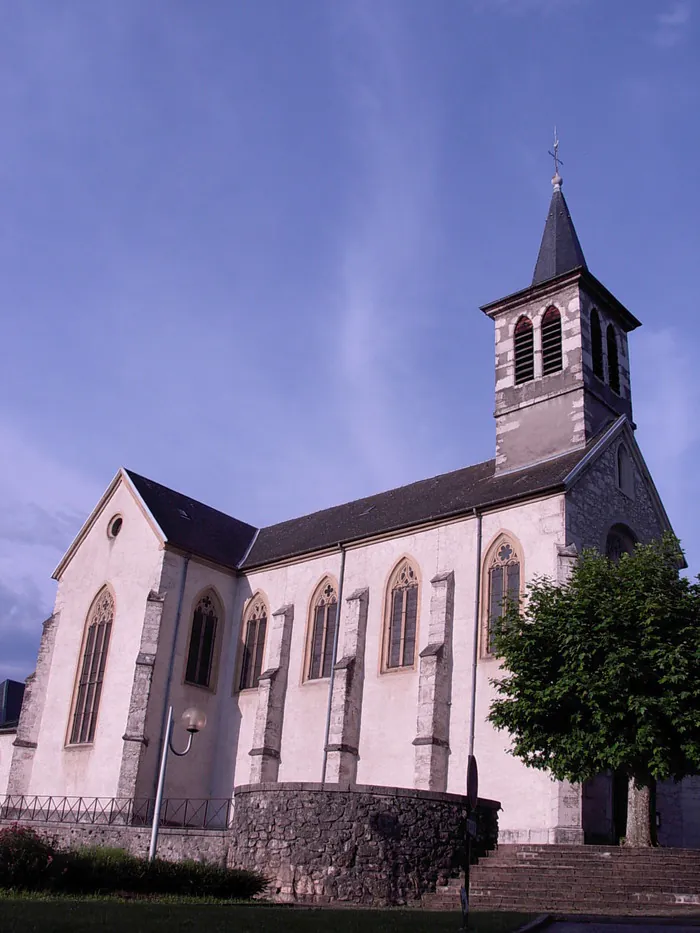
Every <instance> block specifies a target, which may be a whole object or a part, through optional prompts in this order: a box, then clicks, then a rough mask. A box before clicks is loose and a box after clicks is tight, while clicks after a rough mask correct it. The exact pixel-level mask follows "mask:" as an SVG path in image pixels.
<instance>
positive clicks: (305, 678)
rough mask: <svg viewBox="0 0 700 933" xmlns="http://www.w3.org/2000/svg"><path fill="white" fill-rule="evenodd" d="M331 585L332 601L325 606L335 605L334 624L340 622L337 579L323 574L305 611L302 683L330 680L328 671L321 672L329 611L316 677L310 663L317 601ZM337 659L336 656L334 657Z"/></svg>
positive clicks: (326, 615) (326, 645)
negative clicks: (333, 597) (333, 598)
mask: <svg viewBox="0 0 700 933" xmlns="http://www.w3.org/2000/svg"><path fill="white" fill-rule="evenodd" d="M329 586H330V587H331V588H332V590H333V594H334V596H335V601H334V602H328V603H327V606H330V605H335V607H336V609H335V626H336V628H337V626H338V625H339V623H340V604H339V602H338V581H337V580H336V579H335V577H334V576H333V575H332V574H330V573H327V574H324V575H323V577H321V579H320V581H319V582H318V583H317V584H316V586H315V587H314V589H313V592H312V594H311V599H310V600H309V605H308V611H307V613H306V641H305V647H304V667H303V670H302V683H303V684H318V683H328V681H329V680H330V676H331V674H330V671H329V672H328V674H325V675H324V673H323V668H324V660H325V656H326V649H327V647H328V641H327V639H328V616H329V613H328V612H326V614H325V619H324V622H323V635H322V640H321V655H320V668H319V670H320V674H319V676H318V677H312V676H311V665H312V664H313V660H314V657H313V646H314V635H315V631H316V609H317V608H318V603H319V601H320V600H321V599H322V597H323V591H324V590H325V589H326V588H327V587H329ZM330 648H331V662H330V663H331V670H332V669H333V663H334V659H333V642H332V640H331V646H330ZM335 660H336V661H337V658H336V659H335Z"/></svg>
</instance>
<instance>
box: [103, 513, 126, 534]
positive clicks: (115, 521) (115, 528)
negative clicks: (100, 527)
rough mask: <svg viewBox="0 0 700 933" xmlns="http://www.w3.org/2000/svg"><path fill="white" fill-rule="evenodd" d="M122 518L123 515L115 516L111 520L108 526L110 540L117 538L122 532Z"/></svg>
mask: <svg viewBox="0 0 700 933" xmlns="http://www.w3.org/2000/svg"><path fill="white" fill-rule="evenodd" d="M122 524H123V521H122V517H121V515H114V516H113V517H112V518H111V519H110V520H109V525H108V526H107V534H108V535H109V537H110V538H116V537H117V535H118V534H119V532H120V531H121V530H122Z"/></svg>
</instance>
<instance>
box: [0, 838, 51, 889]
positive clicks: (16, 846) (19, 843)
mask: <svg viewBox="0 0 700 933" xmlns="http://www.w3.org/2000/svg"><path fill="white" fill-rule="evenodd" d="M56 868H57V866H56V845H55V840H49V839H46V838H45V837H43V836H40V835H39V833H37V832H35V831H34V830H33V829H30V828H29V827H28V826H20V825H19V824H17V823H13V824H12V825H11V826H7V827H5V828H4V829H0V887H4V888H28V889H38V888H45V887H47V886H48V885H49V884H50V882H51V879H52V877H53V876H54V874H55V872H56Z"/></svg>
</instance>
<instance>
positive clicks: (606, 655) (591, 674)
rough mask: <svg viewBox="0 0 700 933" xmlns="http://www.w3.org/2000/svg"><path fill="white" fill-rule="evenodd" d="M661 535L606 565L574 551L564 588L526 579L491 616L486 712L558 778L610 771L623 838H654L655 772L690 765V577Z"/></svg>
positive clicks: (698, 637) (694, 763)
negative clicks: (516, 595)
mask: <svg viewBox="0 0 700 933" xmlns="http://www.w3.org/2000/svg"><path fill="white" fill-rule="evenodd" d="M682 559H683V558H682V551H681V548H680V543H679V541H678V540H677V539H676V538H675V537H673V536H672V535H670V534H667V535H665V536H664V537H663V538H662V539H660V540H659V541H656V542H654V543H652V544H645V545H637V547H636V548H635V550H634V553H633V554H629V555H628V554H625V555H623V556H622V558H621V559H620V560H619V562H617V563H614V562H612V561H611V560H609V559H608V558H607V557H605V556H603V555H601V554H599V553H598V552H597V551H584V553H583V554H582V556H581V558H580V560H579V561H578V563H577V565H576V567H575V568H574V570H573V572H572V574H571V577H570V578H569V580H568V582H567V583H566V584H565V585H561V586H558V585H555V584H554V583H553V582H552V581H551V580H548V579H542V578H540V579H538V580H536V581H535V582H534V583H533V584H532V585H531V586H530V587H529V590H528V598H527V600H526V601H525V604H524V605H523V606H522V607H518V606H517V605H507V606H505V607H504V614H503V617H502V619H500V620H499V621H498V623H497V627H496V628H497V633H496V640H495V646H496V653H497V654H498V655H499V656H500V657H501V659H502V661H503V665H504V669H503V675H504V676H503V677H502V678H501V679H496V680H494V681H493V683H494V685H495V686H496V688H497V692H498V696H497V698H496V699H495V700H494V701H493V703H492V705H491V710H490V714H489V720H490V721H491V722H492V723H493V724H494V725H495V726H496V727H497V728H498V729H507V730H508V731H509V732H510V733H511V736H512V740H513V747H512V753H513V754H514V755H516V756H517V757H519V758H521V759H522V760H523V761H524V762H525V764H526V765H528V766H530V767H533V768H539V769H541V770H546V771H549V772H550V773H551V774H552V775H553V777H555V778H557V779H558V780H569V781H574V782H581V781H585V780H586V779H588V778H592V777H594V776H595V775H596V774H600V773H601V772H605V771H608V770H610V771H620V772H622V773H624V774H625V775H626V778H627V781H628V789H629V792H628V804H627V831H626V839H625V843H626V844H627V845H630V846H649V845H652V844H653V842H654V841H655V838H654V824H655V821H654V820H652V814H651V803H652V800H653V798H654V795H653V789H654V786H655V782H656V781H660V780H667V779H670V778H672V779H674V780H676V781H678V780H680V779H682V778H684V777H687V776H688V775H692V774H698V773H700V585H699V584H698V583H693V582H691V581H690V580H688V579H686V578H685V577H682V576H680V574H679V566H681V564H682Z"/></svg>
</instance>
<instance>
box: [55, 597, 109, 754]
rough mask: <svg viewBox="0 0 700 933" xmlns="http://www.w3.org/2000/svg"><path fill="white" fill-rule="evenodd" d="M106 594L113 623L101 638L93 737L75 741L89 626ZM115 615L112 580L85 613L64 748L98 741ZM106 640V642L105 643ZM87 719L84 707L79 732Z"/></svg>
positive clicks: (90, 744) (83, 745)
mask: <svg viewBox="0 0 700 933" xmlns="http://www.w3.org/2000/svg"><path fill="white" fill-rule="evenodd" d="M103 594H105V595H108V596H109V598H110V601H111V604H112V606H111V619H110V622H109V623H108V624H109V631H108V633H107V637H106V638H103V640H102V645H101V648H100V653H101V655H103V661H102V662H98V673H99V668H100V667H101V674H100V680H99V681H98V682H96V683H97V686H99V693H98V694H97V701H96V702H95V700H94V696H95V694H94V693H93V700H92V703H93V705H92V710H91V712H90V713H89V717H92V719H93V724H92V734H91V735H90V737H89V738H87V739H86V740H85V741H84V742H81V741H73V734H74V732H75V727H76V716H77V714H78V702H79V699H80V688H81V686H82V684H81V680H82V672H83V668H84V667H85V661H86V653H87V648H88V640H89V635H90V628H91V627H92V626H91V619H92V617H93V613H95V612H96V610H97V609H98V606H99V603H100V600H101V599H102V598H103ZM116 617H117V600H116V596H115V594H114V590H113V588H112V587H111V586H110V584H109V583H105V584H104V585H103V586H101V587H100V588H99V590H98V591H97V593H96V594H95V596H94V597H93V599H92V601H91V602H90V606H89V608H88V611H87V613H86V615H85V621H84V623H83V634H82V637H81V639H80V651H79V652H78V663H77V666H76V670H75V676H74V679H73V695H72V698H71V704H70V708H69V713H68V725H67V728H66V737H65V741H64V747H65V748H76V749H78V748H92V747H94V744H95V735H96V732H97V722H98V718H99V713H100V704H101V702H102V698H103V696H104V684H105V677H106V673H107V662H108V660H109V649H110V647H111V645H112V629H113V628H114V622H115V619H116ZM97 624H99V623H97ZM105 643H106V645H105ZM93 647H94V646H93ZM93 658H94V654H93ZM91 666H92V665H91ZM89 683H90V682H89V680H88V685H89ZM84 722H85V710H84V711H83V714H82V722H81V729H80V732H82V726H83V724H84Z"/></svg>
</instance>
